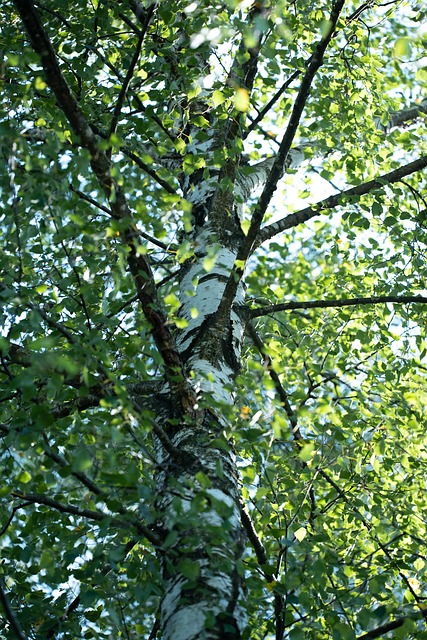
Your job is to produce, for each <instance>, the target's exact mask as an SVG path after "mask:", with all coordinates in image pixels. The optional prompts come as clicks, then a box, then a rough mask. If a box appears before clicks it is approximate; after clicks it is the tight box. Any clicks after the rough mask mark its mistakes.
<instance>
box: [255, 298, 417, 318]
mask: <svg viewBox="0 0 427 640" xmlns="http://www.w3.org/2000/svg"><path fill="white" fill-rule="evenodd" d="M387 302H391V303H395V304H408V303H411V302H414V303H419V304H427V297H425V296H372V297H368V298H343V299H341V300H307V301H306V302H284V303H280V304H270V305H268V306H266V307H259V308H257V309H248V310H247V311H246V313H247V314H248V316H249V317H250V318H259V317H260V316H268V315H270V314H271V313H277V312H278V311H293V310H295V309H330V308H340V307H355V306H358V305H371V304H385V303H387Z"/></svg>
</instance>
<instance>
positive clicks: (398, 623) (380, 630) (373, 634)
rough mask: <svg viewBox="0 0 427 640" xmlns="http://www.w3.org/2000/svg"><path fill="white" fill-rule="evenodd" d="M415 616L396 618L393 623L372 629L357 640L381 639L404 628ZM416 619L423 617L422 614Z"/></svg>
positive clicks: (417, 615)
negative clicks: (394, 630)
mask: <svg viewBox="0 0 427 640" xmlns="http://www.w3.org/2000/svg"><path fill="white" fill-rule="evenodd" d="M413 617H414V616H405V617H401V618H396V620H392V622H388V623H387V624H383V625H381V626H380V627H376V629H371V631H368V632H367V633H364V634H363V636H358V638H357V640H372V638H379V637H380V636H383V635H384V634H386V633H388V632H389V631H393V629H398V628H399V627H402V626H403V625H404V624H405V622H406V620H411V619H413ZM416 617H417V618H418V617H421V616H420V614H416Z"/></svg>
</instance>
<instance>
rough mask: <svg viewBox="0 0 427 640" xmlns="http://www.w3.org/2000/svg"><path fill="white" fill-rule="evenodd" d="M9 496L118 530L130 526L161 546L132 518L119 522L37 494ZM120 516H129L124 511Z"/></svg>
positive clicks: (114, 518)
mask: <svg viewBox="0 0 427 640" xmlns="http://www.w3.org/2000/svg"><path fill="white" fill-rule="evenodd" d="M11 495H12V496H13V497H14V498H19V499H20V500H25V502H29V503H32V504H42V505H45V506H46V507H50V508H51V509H55V510H56V511H59V512H60V513H69V514H71V515H74V516H78V517H80V518H85V519H87V520H95V521H97V522H101V521H104V520H110V521H111V523H112V524H114V525H115V526H117V527H119V528H120V529H129V527H130V526H133V527H135V529H136V530H137V531H138V533H140V534H141V535H143V536H144V537H145V538H146V539H147V540H148V541H149V542H151V544H153V545H154V546H156V547H159V546H160V545H161V540H160V538H158V537H157V536H156V534H155V533H153V532H152V531H150V529H149V528H148V527H146V526H145V525H143V524H141V522H139V521H138V520H135V519H134V518H130V519H127V520H120V519H119V518H117V517H114V516H110V515H107V514H105V513H102V512H100V511H93V510H91V509H79V508H78V507H73V505H71V504H63V503H62V502H57V501H56V500H52V498H49V497H47V496H45V495H42V494H38V493H23V492H21V491H12V492H11ZM122 515H129V514H128V513H127V512H126V511H124V512H123V513H122Z"/></svg>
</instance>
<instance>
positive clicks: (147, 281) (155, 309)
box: [14, 0, 197, 413]
mask: <svg viewBox="0 0 427 640" xmlns="http://www.w3.org/2000/svg"><path fill="white" fill-rule="evenodd" d="M14 3H15V6H16V8H17V10H18V12H19V14H20V16H21V19H22V21H23V23H24V26H25V29H26V31H27V33H28V35H29V38H30V41H31V44H32V46H33V49H34V51H35V52H36V53H37V54H38V55H39V56H40V58H41V63H42V66H43V70H44V74H45V77H46V81H47V84H48V85H49V87H50V88H51V89H52V91H53V93H54V94H55V97H56V100H57V102H58V104H59V106H60V107H61V109H62V111H63V113H64V115H65V116H66V118H67V119H68V121H69V122H70V125H71V127H72V129H73V131H74V133H75V134H76V135H77V136H79V138H80V142H81V144H82V146H83V147H84V148H86V149H87V150H88V151H89V154H90V159H91V160H90V163H91V167H92V170H93V172H94V174H95V176H96V177H97V179H98V182H99V184H100V186H101V188H102V189H103V191H104V193H105V195H106V196H107V198H108V200H109V202H110V207H111V211H112V212H113V216H114V218H116V219H117V220H126V221H129V220H130V221H131V222H130V223H129V224H128V226H127V227H126V228H125V229H124V230H123V231H122V234H121V238H122V241H123V242H124V243H125V244H126V245H127V246H128V248H129V253H128V257H127V260H128V265H129V268H130V272H131V274H132V276H133V280H134V283H135V287H136V291H137V293H138V298H139V301H140V304H141V307H142V310H143V313H144V315H145V317H146V319H147V321H148V322H149V323H150V325H151V332H152V335H153V338H154V341H155V343H156V346H157V348H158V350H159V352H160V354H161V356H162V358H163V361H164V363H165V371H166V376H167V378H168V381H169V384H170V389H171V392H172V394H173V395H174V396H175V398H176V400H177V401H178V403H179V405H180V406H181V409H182V411H183V412H184V413H187V412H190V413H191V412H192V411H194V409H193V408H194V406H195V405H196V404H197V399H196V397H195V395H194V393H193V392H192V390H191V387H190V385H189V383H188V382H187V381H186V377H185V374H184V370H183V366H182V362H181V358H180V355H179V353H178V351H177V349H176V346H175V342H174V339H173V337H172V333H171V330H170V326H169V324H168V318H167V316H166V314H165V312H164V310H163V308H162V307H161V305H160V303H159V300H158V296H157V290H156V286H155V282H154V278H153V274H152V271H151V267H150V263H149V260H148V258H147V256H146V255H144V254H143V253H142V252H140V251H138V248H139V246H138V245H139V241H138V236H139V232H138V229H137V228H136V225H135V224H134V222H133V219H132V212H131V210H130V208H129V205H128V204H127V201H126V198H125V195H124V192H123V190H122V188H121V186H120V185H119V184H118V183H117V181H116V180H115V179H114V178H113V176H112V172H111V162H110V160H109V158H108V156H107V155H106V153H105V152H104V151H102V150H101V149H100V148H99V146H98V140H97V137H96V135H95V133H94V131H93V129H92V127H91V126H90V125H89V123H88V121H87V120H86V118H85V116H84V115H83V112H82V111H81V109H80V107H79V105H78V104H77V102H76V100H75V98H74V96H73V95H72V93H71V90H70V88H69V86H68V84H67V82H66V80H65V78H64V76H63V75H62V72H61V70H60V68H59V65H58V61H57V58H56V54H55V51H54V49H53V46H52V43H51V42H50V39H49V37H48V35H47V33H46V31H45V30H44V27H43V25H42V23H41V21H40V17H39V14H38V12H37V10H36V9H35V7H34V3H33V2H32V0H14Z"/></svg>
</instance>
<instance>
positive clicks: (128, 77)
mask: <svg viewBox="0 0 427 640" xmlns="http://www.w3.org/2000/svg"><path fill="white" fill-rule="evenodd" d="M154 8H155V5H154V4H152V5H151V6H149V7H148V9H147V11H146V13H145V18H144V23H143V25H142V29H141V32H140V33H139V35H138V42H137V45H136V49H135V52H134V54H133V56H132V60H131V63H130V65H129V69H128V71H127V74H126V77H125V79H124V82H123V84H122V88H121V89H120V93H119V95H118V98H117V102H116V105H115V107H114V111H113V117H112V119H111V125H110V134H109V137H111V135H112V134H113V133H115V132H116V129H117V124H118V122H119V118H120V113H121V111H122V107H123V102H124V100H125V98H126V94H127V91H128V88H129V84H130V82H131V80H132V77H133V73H134V71H135V67H136V65H137V63H138V60H139V56H140V55H141V47H142V43H143V42H144V38H145V34H146V33H147V29H148V25H149V24H150V20H151V17H152V15H153V12H154Z"/></svg>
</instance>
